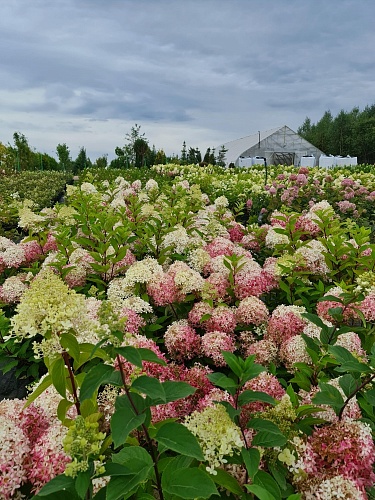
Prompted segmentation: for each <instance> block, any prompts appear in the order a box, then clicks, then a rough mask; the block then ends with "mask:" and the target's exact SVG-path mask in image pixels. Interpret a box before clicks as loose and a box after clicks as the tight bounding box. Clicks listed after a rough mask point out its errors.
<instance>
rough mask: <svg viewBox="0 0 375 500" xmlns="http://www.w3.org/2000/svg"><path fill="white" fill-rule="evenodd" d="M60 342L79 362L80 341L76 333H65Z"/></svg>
mask: <svg viewBox="0 0 375 500" xmlns="http://www.w3.org/2000/svg"><path fill="white" fill-rule="evenodd" d="M60 344H61V345H62V347H63V348H64V349H65V351H66V352H67V353H68V354H69V356H71V357H72V358H73V359H74V360H75V361H77V362H79V356H80V348H79V343H78V341H77V339H76V337H75V336H74V335H72V334H71V333H63V334H62V335H61V337H60Z"/></svg>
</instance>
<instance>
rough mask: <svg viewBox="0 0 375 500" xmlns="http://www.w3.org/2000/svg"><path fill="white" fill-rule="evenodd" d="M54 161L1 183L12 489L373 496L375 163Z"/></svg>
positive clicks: (3, 356)
mask: <svg viewBox="0 0 375 500" xmlns="http://www.w3.org/2000/svg"><path fill="white" fill-rule="evenodd" d="M28 175H30V174H29V173H28ZM44 175H45V173H43V174H40V176H41V177H40V179H39V181H40V183H39V185H38V183H36V185H35V187H34V188H33V189H31V188H30V189H29V191H28V190H27V189H26V190H25V189H24V191H22V194H21V185H19V187H18V185H17V183H16V180H15V179H8V180H7V182H8V186H10V187H8V189H7V190H6V189H5V182H4V188H3V191H1V197H2V200H3V202H4V203H3V204H4V207H5V206H6V207H7V210H8V212H9V214H10V213H11V214H12V217H13V221H16V224H17V235H18V237H17V238H14V237H12V234H10V233H9V234H7V233H5V232H3V235H2V236H0V271H1V280H0V301H1V304H0V305H1V309H0V367H1V370H2V372H3V374H4V376H5V375H8V376H9V375H11V376H13V377H14V378H15V379H16V380H17V381H18V382H19V384H20V385H21V393H20V394H19V397H17V398H14V397H11V396H9V397H5V398H4V399H2V400H1V401H0V415H1V418H0V436H1V439H0V500H11V499H21V498H26V499H30V498H35V499H45V500H48V499H51V500H59V499H61V500H66V499H67V498H69V499H72V500H78V499H82V500H86V499H95V500H123V499H128V498H131V499H137V500H152V499H157V500H176V499H186V500H189V499H192V500H193V499H197V498H202V499H208V498H211V497H212V498H215V497H220V498H223V499H236V500H237V499H240V500H242V499H243V500H245V499H259V500H281V499H288V500H315V499H317V500H330V499H349V500H350V499H352V500H366V499H370V500H371V499H374V498H375V488H374V484H375V471H374V464H375V445H374V431H375V413H374V407H375V346H374V341H375V243H374V241H375V239H374V229H375V228H374V221H375V213H374V212H375V208H374V207H375V204H374V202H375V169H374V167H372V166H369V165H363V166H361V165H360V166H358V167H356V169H343V168H341V169H330V170H327V169H319V168H311V169H308V168H299V169H298V168H294V167H285V166H280V165H279V166H269V167H268V168H267V170H265V169H264V168H254V169H251V170H246V169H224V168H220V167H213V166H210V165H209V166H206V167H200V166H198V165H188V166H181V165H175V164H168V165H155V166H154V167H152V168H151V169H127V170H115V169H102V170H95V169H90V170H87V171H85V172H83V173H82V175H81V176H80V179H79V181H76V182H74V183H72V182H71V179H69V178H66V177H63V176H60V177H58V175H57V173H56V172H48V175H49V176H51V177H48V179H47V177H45V176H44ZM52 177H53V179H52ZM30 182H31V181H30ZM55 182H56V184H55ZM12 183H14V184H12ZM61 183H63V185H64V186H65V185H66V191H65V194H64V198H63V199H62V198H61V199H60V202H57V203H55V201H56V198H55V197H56V194H55V195H53V194H52V191H51V192H48V193H47V192H46V187H47V186H48V188H49V187H51V189H52V186H54V187H53V189H56V190H57V191H56V193H57V194H59V195H60V194H61V189H62V187H61ZM13 186H14V187H13ZM16 186H17V187H16ZM23 187H24V188H27V182H26V181H24V182H23ZM17 193H18V194H17ZM34 193H40V195H39V194H35V195H34ZM43 196H44V197H43ZM5 202H6V203H5ZM54 203H55V204H54ZM4 218H6V214H5V215H4ZM13 224H14V222H13Z"/></svg>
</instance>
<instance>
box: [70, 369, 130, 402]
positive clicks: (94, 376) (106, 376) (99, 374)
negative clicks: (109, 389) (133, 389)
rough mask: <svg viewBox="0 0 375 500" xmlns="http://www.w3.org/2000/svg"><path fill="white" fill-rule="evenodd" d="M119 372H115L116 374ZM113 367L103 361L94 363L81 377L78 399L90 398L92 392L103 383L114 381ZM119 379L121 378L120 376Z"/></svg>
mask: <svg viewBox="0 0 375 500" xmlns="http://www.w3.org/2000/svg"><path fill="white" fill-rule="evenodd" d="M119 374H120V373H119V372H117V375H119ZM114 375H116V373H115V369H114V367H113V366H110V365H106V364H104V363H99V364H97V365H95V366H94V367H93V368H91V370H90V371H89V372H88V373H86V376H85V378H84V379H83V382H82V386H81V390H80V395H79V399H80V401H83V400H85V399H91V397H92V395H93V394H94V392H95V391H96V390H97V389H98V388H99V387H100V386H101V385H104V384H109V383H112V384H113V383H114V381H115V379H114ZM120 380H121V378H120Z"/></svg>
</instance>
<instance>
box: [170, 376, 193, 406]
mask: <svg viewBox="0 0 375 500" xmlns="http://www.w3.org/2000/svg"><path fill="white" fill-rule="evenodd" d="M162 387H163V389H164V393H165V402H166V403H171V402H172V401H177V400H178V399H183V398H186V397H188V396H191V395H192V394H194V393H195V392H196V390H197V389H196V388H195V387H192V386H191V385H190V384H188V383H187V382H177V381H174V380H166V381H165V382H162Z"/></svg>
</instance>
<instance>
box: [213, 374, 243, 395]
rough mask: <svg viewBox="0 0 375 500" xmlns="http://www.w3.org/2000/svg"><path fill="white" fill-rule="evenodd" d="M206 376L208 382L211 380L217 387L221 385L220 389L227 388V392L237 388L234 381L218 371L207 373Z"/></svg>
mask: <svg viewBox="0 0 375 500" xmlns="http://www.w3.org/2000/svg"><path fill="white" fill-rule="evenodd" d="M207 378H208V380H209V381H210V382H212V383H213V384H214V385H217V386H218V387H221V388H222V389H225V390H227V391H228V392H231V391H232V392H233V390H235V389H236V388H237V384H236V382H235V381H234V380H233V379H231V378H229V377H227V376H226V375H224V373H220V372H214V373H209V374H208V375H207Z"/></svg>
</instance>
